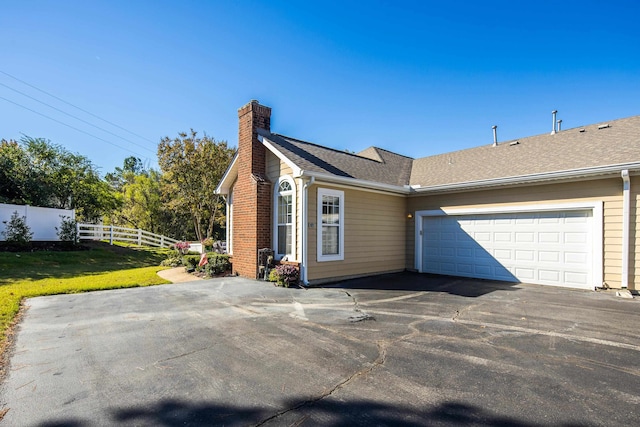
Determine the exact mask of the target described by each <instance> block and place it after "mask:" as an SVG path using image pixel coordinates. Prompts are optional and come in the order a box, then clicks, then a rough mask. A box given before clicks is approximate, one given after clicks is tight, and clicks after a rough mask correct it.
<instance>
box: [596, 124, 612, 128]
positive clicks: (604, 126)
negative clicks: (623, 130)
mask: <svg viewBox="0 0 640 427" xmlns="http://www.w3.org/2000/svg"><path fill="white" fill-rule="evenodd" d="M610 127H611V125H610V124H609V123H605V124H603V125H600V126H598V129H606V128H610Z"/></svg>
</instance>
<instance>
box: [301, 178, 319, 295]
mask: <svg viewBox="0 0 640 427" xmlns="http://www.w3.org/2000/svg"><path fill="white" fill-rule="evenodd" d="M301 179H302V178H301ZM315 180H316V178H315V177H313V176H312V177H311V179H310V180H309V181H307V182H306V183H305V184H304V185H303V187H302V242H301V245H300V251H301V252H302V265H301V266H300V269H301V270H302V274H301V276H302V284H303V285H304V286H308V285H309V276H308V274H307V265H308V264H307V262H308V261H307V252H308V251H307V240H308V239H307V235H308V234H309V224H308V221H309V206H308V205H309V203H308V202H307V201H308V200H309V197H308V191H309V187H311V186H312V185H313V183H314V182H315ZM302 181H303V182H304V180H302Z"/></svg>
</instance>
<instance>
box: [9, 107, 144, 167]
mask: <svg viewBox="0 0 640 427" xmlns="http://www.w3.org/2000/svg"><path fill="white" fill-rule="evenodd" d="M0 99H3V100H5V101H7V102H9V103H11V104H13V105H17V106H18V107H21V108H24V109H25V110H28V111H31V112H32V113H36V114H37V115H39V116H42V117H45V118H47V119H49V120H53V121H54V122H56V123H60V124H61V125H63V126H66V127H68V128H71V129H73V130H77V131H78V132H81V133H84V134H85V135H89V136H91V137H93V138H96V139H99V140H100V141H103V142H106V143H107V144H109V145H113V146H114V147H117V148H119V149H121V150H124V151H128V152H129V153H131V154H135V155H136V156H138V157H142V158H145V159H146V158H147V157H145V156H143V155H142V154H139V153H136V152H135V151H133V150H130V149H128V148H125V147H122V146H120V145H118V144H115V143H113V142H111V141H107V140H106V139H103V138H100V137H99V136H96V135H94V134H92V133H89V132H86V131H84V130H82V129H78V128H77V127H74V126H71V125H69V124H67V123H64V122H61V121H60V120H57V119H54V118H53V117H49V116H47V115H46V114H42V113H40V112H38V111H36V110H32V109H31V108H29V107H25V106H24V105H21V104H18V103H17V102H13V101H11V100H10V99H7V98H4V97H2V96H0Z"/></svg>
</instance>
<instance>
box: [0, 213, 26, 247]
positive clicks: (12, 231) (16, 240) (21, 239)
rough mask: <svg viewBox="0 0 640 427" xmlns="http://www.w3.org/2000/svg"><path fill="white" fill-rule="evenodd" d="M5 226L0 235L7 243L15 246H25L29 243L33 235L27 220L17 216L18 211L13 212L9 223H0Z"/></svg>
mask: <svg viewBox="0 0 640 427" xmlns="http://www.w3.org/2000/svg"><path fill="white" fill-rule="evenodd" d="M2 223H3V224H5V225H6V228H5V229H4V231H2V235H3V236H4V238H5V240H6V241H7V243H12V244H14V245H17V246H27V245H28V244H29V242H31V238H32V237H33V233H32V232H31V229H30V228H29V226H28V225H27V218H26V217H24V216H22V217H21V216H19V215H18V211H14V212H13V214H12V215H11V219H9V221H2Z"/></svg>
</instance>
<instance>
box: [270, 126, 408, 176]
mask: <svg viewBox="0 0 640 427" xmlns="http://www.w3.org/2000/svg"><path fill="white" fill-rule="evenodd" d="M259 133H260V135H262V136H263V137H265V138H267V139H268V140H269V141H270V142H271V144H272V145H273V146H274V147H275V148H276V149H277V150H278V151H280V152H281V153H282V154H283V155H285V156H286V157H287V158H288V159H289V160H291V161H292V162H293V163H294V164H295V165H296V166H298V167H299V168H300V169H302V170H305V171H308V172H316V173H325V174H332V175H336V176H340V177H346V178H354V179H358V180H363V181H371V182H378V183H383V184H389V185H396V186H403V185H407V184H408V183H409V176H410V175H411V164H412V161H413V159H411V158H410V157H405V156H401V155H399V154H395V153H392V152H390V151H386V150H383V149H381V148H376V147H371V148H368V149H366V150H365V151H363V152H361V153H358V154H354V153H347V152H345V151H339V150H334V149H332V148H328V147H323V146H321V145H317V144H313V143H310V142H305V141H300V140H298V139H294V138H290V137H286V136H283V135H278V134H273V133H269V132H266V131H264V130H259Z"/></svg>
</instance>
